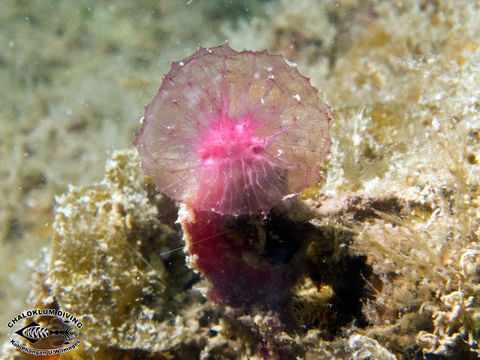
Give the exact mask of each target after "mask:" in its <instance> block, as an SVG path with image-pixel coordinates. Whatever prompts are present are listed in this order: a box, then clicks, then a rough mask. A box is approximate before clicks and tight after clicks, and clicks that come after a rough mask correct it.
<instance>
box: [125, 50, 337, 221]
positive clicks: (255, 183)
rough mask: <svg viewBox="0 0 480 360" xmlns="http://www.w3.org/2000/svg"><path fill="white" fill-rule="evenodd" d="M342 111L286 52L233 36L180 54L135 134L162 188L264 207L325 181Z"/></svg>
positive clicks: (182, 197) (197, 199)
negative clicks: (240, 47)
mask: <svg viewBox="0 0 480 360" xmlns="http://www.w3.org/2000/svg"><path fill="white" fill-rule="evenodd" d="M332 119H333V113H332V111H331V109H330V108H329V107H328V106H327V105H326V104H324V103H323V102H322V101H321V100H320V98H319V97H318V91H317V89H315V88H314V87H312V86H311V85H310V83H309V80H308V79H307V78H305V77H303V76H301V75H300V74H299V73H298V71H297V70H296V68H295V67H294V66H291V65H290V64H289V63H287V62H286V61H285V59H284V58H283V57H282V56H272V55H269V54H267V53H266V52H253V51H242V52H236V51H234V50H232V49H231V48H230V47H229V46H228V44H224V45H222V46H219V47H216V48H211V49H203V48H200V49H199V50H198V51H197V52H196V53H195V54H193V55H192V56H190V57H188V58H186V59H184V60H183V61H179V62H176V63H173V65H172V69H171V70H170V72H169V73H168V74H167V75H165V77H164V79H163V82H162V86H161V87H160V90H159V92H158V94H157V96H156V97H155V99H154V100H153V101H152V102H151V103H150V105H148V106H147V107H146V114H145V118H144V121H143V126H142V128H141V129H140V131H139V132H138V134H137V138H136V140H135V142H134V144H135V146H136V147H137V148H138V150H139V152H140V155H141V156H142V160H143V168H144V170H145V172H146V173H147V174H148V175H150V176H151V177H152V178H153V179H154V181H155V184H156V185H157V188H158V189H159V190H160V191H161V192H162V193H164V194H166V195H168V196H169V197H171V198H173V199H175V200H177V201H180V202H183V203H186V204H187V205H189V206H191V207H192V208H194V209H196V210H201V211H214V212H217V213H220V214H229V215H240V214H255V213H260V212H267V211H269V210H270V209H271V208H272V207H273V206H275V205H276V204H278V203H279V202H280V201H281V200H282V199H283V198H285V197H288V196H289V195H292V194H296V193H298V192H300V191H302V190H303V189H304V188H306V187H308V186H310V185H312V184H315V183H317V182H319V181H320V174H319V171H318V169H319V166H320V164H321V162H322V160H323V159H324V158H325V156H326V155H327V154H328V152H329V151H330V137H329V122H330V120H332Z"/></svg>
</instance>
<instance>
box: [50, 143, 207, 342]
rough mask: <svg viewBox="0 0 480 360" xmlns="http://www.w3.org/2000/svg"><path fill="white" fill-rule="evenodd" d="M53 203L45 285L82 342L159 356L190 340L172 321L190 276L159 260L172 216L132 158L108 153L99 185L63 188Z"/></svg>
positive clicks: (189, 328)
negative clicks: (76, 322) (77, 323)
mask: <svg viewBox="0 0 480 360" xmlns="http://www.w3.org/2000/svg"><path fill="white" fill-rule="evenodd" d="M56 202H57V205H56V210H55V224H54V229H55V235H54V240H53V246H52V256H51V263H50V272H49V279H48V282H49V284H50V287H51V292H52V294H53V295H54V297H55V299H56V300H57V302H58V305H59V306H60V308H61V309H62V310H65V311H68V312H70V313H72V314H75V315H77V316H78V317H80V318H81V319H82V321H83V323H84V326H83V328H82V337H83V340H84V343H85V344H88V345H90V346H92V347H93V348H95V349H96V351H97V352H103V351H105V348H106V347H113V348H122V349H128V348H138V349H144V350H148V352H160V351H166V350H168V349H170V348H173V347H174V346H176V345H178V344H179V343H181V342H189V341H192V339H194V335H195V333H196V332H197V331H198V329H199V325H198V321H196V320H194V321H189V320H188V319H185V318H181V317H179V316H176V314H177V313H179V312H180V311H181V310H179V309H181V307H182V306H183V305H185V304H186V303H187V302H188V298H187V297H185V296H184V295H185V291H184V287H186V283H187V282H188V281H190V280H191V274H190V273H189V272H188V271H187V270H186V269H184V268H183V264H182V262H181V260H180V261H178V258H176V255H175V254H173V255H172V256H170V257H164V258H161V257H160V255H159V254H160V253H161V252H162V251H165V249H166V247H168V248H175V247H178V240H179V237H178V233H177V230H176V229H175V227H174V225H173V222H172V221H171V219H172V214H175V213H176V209H175V207H174V206H173V204H172V203H171V202H170V201H168V200H167V199H165V198H163V197H162V196H161V195H158V194H155V192H154V190H153V188H152V187H151V186H149V185H144V176H143V174H142V173H141V168H140V163H139V160H138V158H137V155H136V154H135V152H133V151H117V152H115V153H114V154H113V156H112V158H111V160H109V162H108V163H107V166H106V174H105V179H104V180H103V181H102V182H100V183H98V184H94V185H91V186H82V187H74V186H70V187H69V189H68V191H67V193H66V194H64V195H62V196H60V197H58V198H57V199H56ZM173 218H174V217H173ZM179 258H180V259H181V256H180V257H179ZM170 272H174V273H175V279H174V281H172V279H171V278H170V277H171V275H170V274H169V273H170ZM182 296H183V297H182ZM198 307H201V305H198ZM172 333H175V336H171V334H172Z"/></svg>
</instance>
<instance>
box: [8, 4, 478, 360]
mask: <svg viewBox="0 0 480 360" xmlns="http://www.w3.org/2000/svg"><path fill="white" fill-rule="evenodd" d="M479 39H480V4H479V2H478V1H467V0H460V1H454V0H424V1H422V0H415V1H414V0H406V1H380V0H360V1H352V0H338V1H333V0H332V1H330V0H325V1H321V0H299V1H287V0H264V1H260V0H257V1H253V0H251V1H235V0H193V1H180V0H162V1H147V0H142V1H135V2H132V1H88V0H86V1H59V0H31V1H27V0H21V1H18V0H17V1H15V0H3V1H2V2H1V3H0V44H1V49H2V50H1V51H0V81H1V83H2V86H1V87H0V128H1V132H0V247H1V251H0V264H1V268H0V269H1V270H2V271H1V272H0V274H1V275H0V306H1V307H2V311H1V312H0V329H1V332H0V336H1V339H2V342H5V344H4V346H3V348H2V350H1V351H2V355H3V356H4V357H5V358H12V359H14V358H17V357H18V358H22V357H21V356H22V355H21V354H20V353H16V352H15V351H14V349H13V347H11V346H10V345H9V343H8V340H7V339H8V335H9V329H8V327H7V326H6V324H7V323H8V321H9V319H10V318H12V317H13V316H14V315H15V314H19V313H21V312H22V311H23V310H26V309H29V308H33V307H35V306H46V307H47V306H58V307H60V308H61V309H67V310H68V311H70V312H72V313H75V314H77V315H79V316H85V317H86V320H85V321H86V322H87V324H86V328H85V330H83V331H82V338H81V340H82V346H81V347H80V348H79V349H77V350H75V351H72V352H69V353H66V354H64V355H62V356H61V358H62V359H63V358H65V359H68V358H93V357H94V358H99V359H116V358H120V357H122V356H123V358H126V359H128V358H147V357H148V356H150V358H158V359H164V358H173V359H196V358H202V359H237V358H238V359H256V358H258V359H267V358H273V359H275V358H286V359H290V358H293V359H295V358H304V359H347V358H354V359H366V358H369V359H477V358H479V356H480V355H479V354H480V349H479V345H478V341H479V340H480V333H479V331H480V330H479V329H480V299H479V294H480V284H479V281H480V245H479V243H478V241H479V236H480V208H479V206H480V198H479V196H480V167H479V159H480V115H479V111H480V75H479V74H480V73H479V71H480V50H479V49H478V48H479ZM225 41H228V43H229V45H230V46H231V47H232V48H233V49H235V50H243V49H248V50H258V51H260V50H264V49H267V50H268V51H269V53H271V54H282V55H283V56H284V57H285V58H287V59H289V60H290V61H291V62H295V63H296V64H297V65H298V69H299V71H300V73H301V74H303V75H304V76H307V77H309V78H310V81H311V83H312V84H313V85H314V86H315V87H317V88H318V89H320V93H321V96H322V98H324V99H325V100H326V101H327V103H328V104H330V106H331V107H332V109H333V111H334V113H335V116H336V119H335V120H334V121H333V122H332V123H331V137H332V143H333V144H332V149H331V154H330V155H329V157H328V158H327V160H326V161H324V163H323V165H322V177H323V179H324V181H322V183H320V184H318V185H317V186H314V187H311V188H309V189H307V190H305V191H304V192H303V193H302V194H301V200H302V206H301V209H299V208H295V207H294V208H293V210H287V211H286V213H282V211H281V210H279V213H278V214H275V215H274V216H273V218H272V220H271V223H269V224H270V225H269V226H271V228H269V231H271V232H272V233H275V234H277V235H278V236H279V237H280V238H282V236H285V234H288V236H289V238H288V239H284V241H283V240H282V241H283V242H282V243H286V244H287V245H288V246H286V247H285V249H287V250H289V251H291V252H292V254H291V258H290V257H289V258H288V259H287V260H285V259H282V261H283V262H282V264H281V265H282V266H284V267H285V268H288V269H289V270H288V271H291V272H294V271H295V272H298V274H300V276H299V279H297V280H298V281H297V283H296V284H295V285H294V286H293V287H292V288H289V289H288V306H286V307H285V309H284V310H282V311H280V310H278V309H271V308H266V309H262V308H261V307H259V308H255V307H254V308H248V309H239V308H235V307H229V306H228V305H224V304H222V305H218V304H215V303H214V302H212V301H211V300H210V299H208V298H207V297H205V296H204V295H202V294H205V289H207V288H209V286H210V285H209V284H208V282H206V280H205V279H203V278H202V274H201V272H194V271H192V270H191V268H192V267H194V266H193V265H192V262H191V260H189V259H188V257H187V258H186V257H185V255H186V253H185V252H184V251H183V250H182V246H183V244H184V240H187V241H188V240H189V239H190V238H189V237H188V234H184V231H182V228H180V226H179V225H178V224H177V223H175V221H176V219H177V212H178V208H177V207H176V205H175V204H173V203H171V202H170V201H168V199H165V198H163V197H162V196H161V195H159V194H157V193H155V191H154V188H153V185H152V184H151V183H149V180H148V179H144V177H143V173H142V171H141V165H140V160H139V159H138V156H137V154H136V150H135V149H134V148H133V145H132V142H133V140H134V135H135V133H136V131H137V130H138V128H139V126H140V125H139V119H140V118H141V117H142V116H143V115H144V108H143V107H144V106H145V105H146V104H148V103H149V102H150V101H151V100H152V98H153V96H154V95H155V94H156V92H157V90H158V88H159V86H160V84H161V81H162V78H163V76H164V74H166V73H167V72H168V71H169V69H170V67H171V62H172V61H178V60H180V59H183V58H185V57H187V56H189V55H191V54H192V53H194V52H195V51H196V50H197V48H198V47H199V46H202V47H213V46H218V45H221V44H223V43H224V42H225ZM312 139H313V140H314V135H313V134H312ZM105 164H107V166H106V165H105ZM145 183H147V185H146V186H145V185H144V184H145ZM62 194H63V195H62ZM112 199H116V200H117V201H118V204H121V205H117V203H115V202H114V201H113V200H112ZM119 199H120V200H119ZM99 204H101V206H100V205H99ZM107 205H108V206H107ZM305 207H306V208H308V209H307V210H305ZM92 208H94V209H97V210H98V209H100V208H102V209H104V211H103V212H102V211H93V212H92ZM183 210H185V209H183ZM181 211H182V210H180V212H181ZM183 216H184V217H183V218H181V222H182V221H183V223H182V226H183V230H185V229H189V226H188V224H189V223H188V221H189V220H188V219H187V218H188V216H192V215H191V214H190V215H185V214H184V215H183ZM182 219H183V220H182ZM185 219H187V220H185ZM283 224H287V225H288V226H284V225H283ZM305 224H308V225H305ZM224 226H225V227H226V228H227V229H229V228H228V226H230V225H228V224H227V225H224ZM246 226H247V227H248V226H252V227H255V226H256V225H255V223H253V224H247V225H246ZM305 226H307V227H305ZM229 231H230V233H231V234H233V235H231V236H232V238H234V237H235V236H236V235H239V234H237V232H236V231H238V228H236V227H232V229H230V230H229ZM294 234H295V236H294ZM239 236H240V235H239ZM296 243H298V244H299V245H298V246H294V245H293V244H296ZM267 245H268V244H267ZM267 247H268V246H267ZM174 249H179V250H177V251H174V252H173V255H168V256H164V255H162V254H166V253H167V252H169V251H170V250H174ZM263 250H264V249H263ZM263 250H262V251H263ZM152 254H157V256H156V257H155V256H153V255H152ZM267 255H268V254H267ZM146 264H148V265H146ZM322 264H327V265H328V266H325V268H322V266H323V265H322ZM276 265H278V264H276V263H275V266H276ZM303 266H306V267H308V269H307V270H306V269H305V268H304V267H303ZM339 274H341V276H340V275H339ZM353 274H357V275H358V274H360V276H354V275H353ZM105 289H109V290H111V291H112V292H111V293H110V292H109V293H108V294H109V296H108V299H107V298H105V297H102V296H103V295H104V294H106V292H105V291H106V290H105ZM112 289H113V290H112ZM115 289H116V290H115ZM119 289H120V290H119ZM127 289H128V291H127ZM348 289H354V290H352V292H349V291H347V290H348ZM99 299H103V300H101V301H100V300H99ZM145 299H147V300H148V301H147V300H145ZM94 314H95V315H94ZM88 319H89V320H88ZM89 321H90V322H89ZM172 334H174V335H172ZM131 349H136V350H131ZM286 349H288V350H286Z"/></svg>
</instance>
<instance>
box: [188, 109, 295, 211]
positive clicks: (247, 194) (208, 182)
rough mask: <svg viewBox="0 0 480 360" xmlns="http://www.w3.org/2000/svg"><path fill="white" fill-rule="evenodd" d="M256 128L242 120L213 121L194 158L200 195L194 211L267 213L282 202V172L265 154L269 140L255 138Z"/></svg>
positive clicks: (249, 121) (283, 182) (197, 196)
mask: <svg viewBox="0 0 480 360" xmlns="http://www.w3.org/2000/svg"><path fill="white" fill-rule="evenodd" d="M258 128H259V126H258V125H256V124H255V123H254V121H253V120H252V119H251V118H249V117H245V118H242V119H230V118H228V117H227V116H224V117H222V118H220V119H218V120H214V121H212V122H211V123H210V124H209V127H208V128H207V129H205V130H204V131H199V134H200V138H199V141H198V144H197V146H196V151H195V152H196V154H197V156H198V157H199V158H200V161H199V164H198V166H197V172H198V174H199V179H201V183H200V187H199V191H198V192H197V193H196V194H195V195H194V196H195V199H194V200H192V202H193V203H194V207H195V206H196V207H199V208H202V209H212V210H214V209H218V208H219V207H222V209H224V211H225V212H226V213H231V214H236V213H250V212H251V209H257V210H258V209H262V210H265V211H266V210H269V209H268V205H266V204H270V203H272V201H273V202H278V201H280V200H281V198H282V196H283V194H284V192H285V191H286V190H285V187H286V183H285V179H284V173H285V170H286V169H285V168H282V167H281V166H279V165H278V164H279V162H278V160H277V161H274V159H273V158H272V156H270V155H269V154H268V151H267V149H266V146H267V144H268V140H269V137H268V138H266V137H261V136H256V135H255V130H257V129H258Z"/></svg>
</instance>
